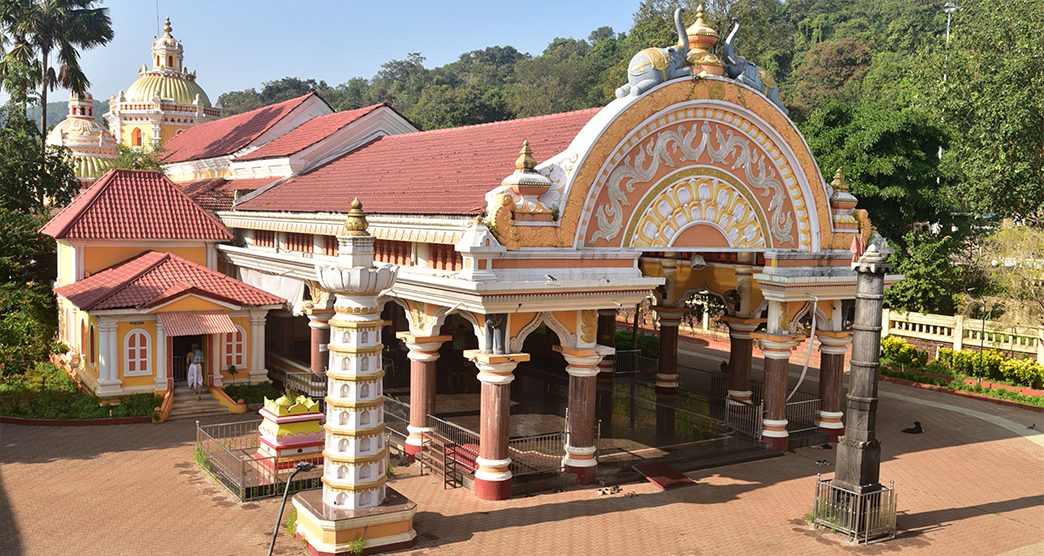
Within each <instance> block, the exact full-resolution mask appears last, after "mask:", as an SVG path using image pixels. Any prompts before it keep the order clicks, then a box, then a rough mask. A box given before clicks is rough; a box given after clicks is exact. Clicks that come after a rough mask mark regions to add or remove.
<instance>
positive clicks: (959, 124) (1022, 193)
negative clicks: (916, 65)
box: [924, 0, 1044, 225]
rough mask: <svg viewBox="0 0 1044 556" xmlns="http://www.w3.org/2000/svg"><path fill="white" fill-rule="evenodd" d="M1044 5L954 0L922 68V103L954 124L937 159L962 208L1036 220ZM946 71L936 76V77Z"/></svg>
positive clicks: (1043, 153)
mask: <svg viewBox="0 0 1044 556" xmlns="http://www.w3.org/2000/svg"><path fill="white" fill-rule="evenodd" d="M1042 36H1044V9H1042V7H1041V5H1040V2H1039V1H1036V0H1006V1H1004V2H983V1H981V0H969V1H967V2H962V9H961V11H959V12H957V13H955V14H954V21H953V25H952V37H951V41H950V45H949V48H946V46H945V45H944V44H942V41H940V46H939V47H938V49H937V50H936V52H934V55H933V56H932V57H931V58H930V62H931V63H930V64H929V65H928V66H927V68H926V70H927V71H925V72H924V75H925V80H924V91H925V97H926V98H925V105H926V106H929V107H938V115H939V117H940V119H942V120H943V121H945V122H946V125H948V126H951V127H952V128H953V129H954V130H959V133H957V134H955V141H954V142H953V143H952V144H951V145H950V148H948V149H947V150H946V151H944V159H945V162H946V163H947V164H948V165H950V166H952V167H953V169H954V173H955V174H958V175H960V176H962V177H963V179H962V180H961V181H960V182H959V184H958V186H959V188H960V190H961V191H962V199H963V200H964V201H966V203H967V204H966V207H967V208H968V209H970V210H974V211H978V212H980V213H984V214H987V213H992V214H998V215H1000V216H1010V217H1014V218H1016V219H1023V220H1027V221H1031V222H1034V223H1036V224H1037V225H1044V95H1042V94H1041V91H1044V40H1041V37H1042ZM944 74H945V75H946V80H945V81H943V79H942V76H943V75H944Z"/></svg>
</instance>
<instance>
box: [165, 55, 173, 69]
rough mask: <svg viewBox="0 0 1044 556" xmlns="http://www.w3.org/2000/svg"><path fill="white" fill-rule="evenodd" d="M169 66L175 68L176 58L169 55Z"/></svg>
mask: <svg viewBox="0 0 1044 556" xmlns="http://www.w3.org/2000/svg"><path fill="white" fill-rule="evenodd" d="M167 66H168V67H174V56H171V55H167Z"/></svg>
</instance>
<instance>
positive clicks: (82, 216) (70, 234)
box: [40, 170, 232, 241]
mask: <svg viewBox="0 0 1044 556" xmlns="http://www.w3.org/2000/svg"><path fill="white" fill-rule="evenodd" d="M40 233H43V234H46V235H49V236H51V237H53V238H55V239H151V240H161V239H186V240H198V241H205V240H217V241H224V240H228V239H231V238H232V234H231V233H229V231H228V229H227V228H225V226H223V225H222V224H221V223H220V222H218V221H217V219H215V218H214V217H213V216H211V215H210V214H209V213H208V212H207V211H206V210H203V208H202V207H200V206H199V205H198V204H197V203H195V202H194V201H193V200H192V199H190V198H189V197H188V196H187V195H186V194H185V193H183V192H182V190H181V188H179V187H178V186H176V185H174V183H173V182H171V181H170V180H169V179H167V177H166V176H164V175H163V174H162V173H160V172H158V171H156V170H112V171H110V172H108V173H107V174H105V175H104V176H102V177H101V178H99V179H98V181H97V182H95V184H94V185H93V186H91V188H90V189H88V190H87V191H85V192H84V193H83V194H82V195H80V196H79V197H77V198H76V199H75V200H73V202H72V203H70V204H69V206H67V207H65V208H64V209H62V211H61V212H59V213H58V214H57V215H56V216H55V217H54V218H52V219H51V221H50V222H48V223H47V224H46V225H45V226H44V227H43V228H41V229H40Z"/></svg>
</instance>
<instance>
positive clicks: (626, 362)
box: [613, 349, 659, 375]
mask: <svg viewBox="0 0 1044 556" xmlns="http://www.w3.org/2000/svg"><path fill="white" fill-rule="evenodd" d="M658 364H659V360H657V359H656V358H653V357H645V356H643V355H642V352H641V350H638V349H624V350H616V354H615V355H613V373H614V374H618V375H647V374H652V373H655V372H656V368H657V365H658Z"/></svg>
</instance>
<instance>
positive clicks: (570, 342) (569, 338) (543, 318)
mask: <svg viewBox="0 0 1044 556" xmlns="http://www.w3.org/2000/svg"><path fill="white" fill-rule="evenodd" d="M541 324H546V325H547V327H548V328H550V329H551V330H554V332H555V334H557V335H558V339H559V340H561V342H562V345H563V346H565V347H573V346H576V334H573V333H571V332H569V329H568V328H566V326H565V325H564V324H562V323H561V322H559V320H558V319H557V318H555V315H554V314H553V313H549V312H542V313H537V315H536V317H534V318H533V320H531V321H529V324H527V325H526V326H524V327H522V330H519V331H518V334H516V335H515V336H514V337H512V338H511V339H510V340H508V349H509V350H510V351H511V353H519V352H521V351H522V344H524V343H525V341H526V338H527V337H528V336H529V335H530V334H532V333H533V331H534V330H536V329H537V328H539V327H540V325H541Z"/></svg>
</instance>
